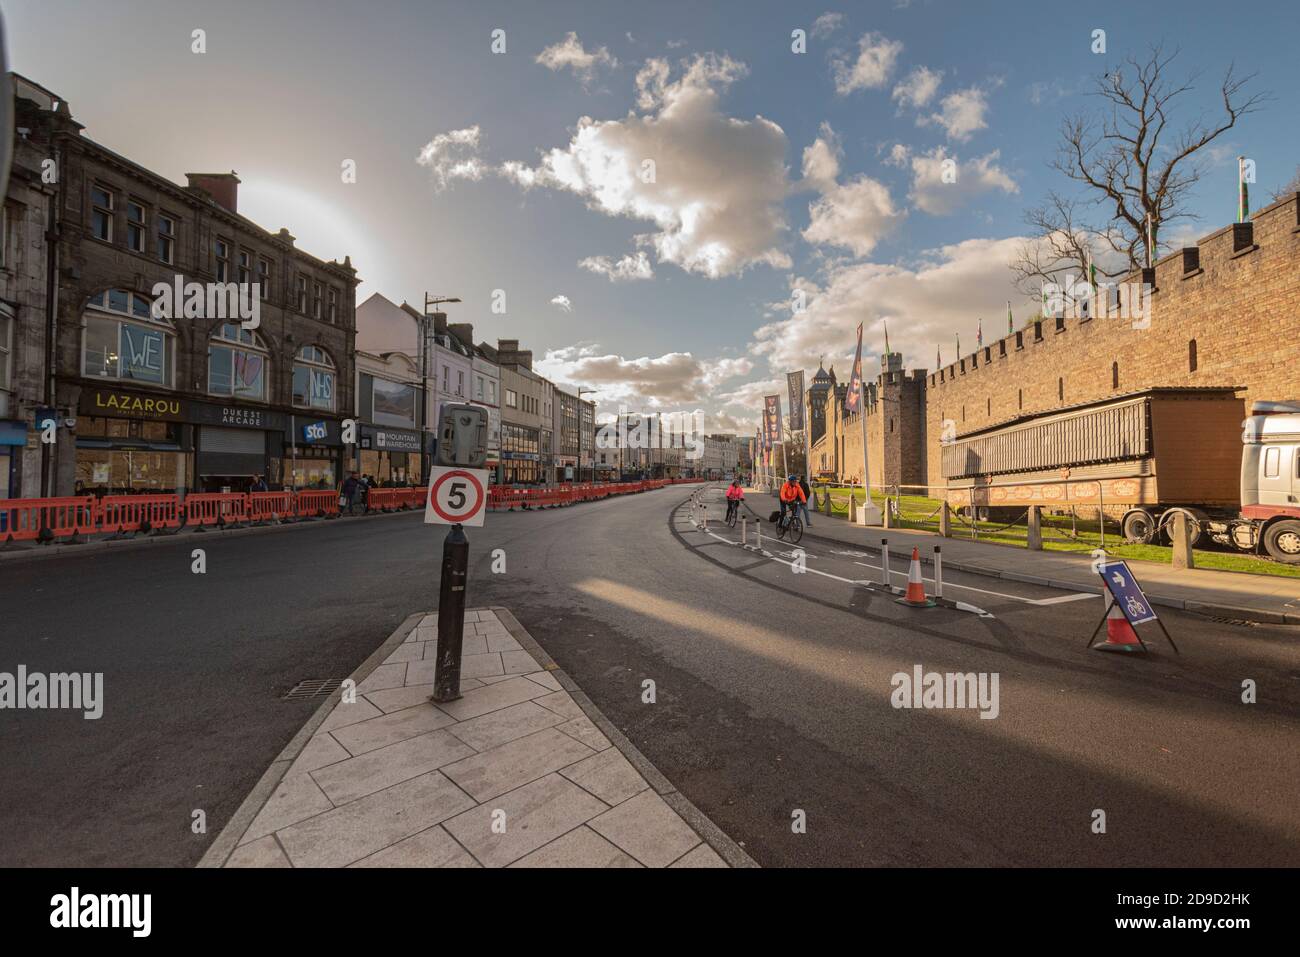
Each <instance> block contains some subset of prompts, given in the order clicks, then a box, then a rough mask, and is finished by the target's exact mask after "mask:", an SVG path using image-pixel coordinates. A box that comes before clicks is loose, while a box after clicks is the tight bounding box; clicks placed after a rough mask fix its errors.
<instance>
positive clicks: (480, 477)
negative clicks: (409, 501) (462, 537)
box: [424, 466, 488, 525]
mask: <svg viewBox="0 0 1300 957" xmlns="http://www.w3.org/2000/svg"><path fill="white" fill-rule="evenodd" d="M487 487H488V473H487V470H486V469H460V468H451V467H446V466H434V468H433V470H432V471H431V472H430V473H429V491H428V495H427V496H426V498H425V500H424V523H425V524H426V525H482V524H483V515H484V513H485V512H486V511H487Z"/></svg>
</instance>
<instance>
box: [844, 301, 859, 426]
mask: <svg viewBox="0 0 1300 957" xmlns="http://www.w3.org/2000/svg"><path fill="white" fill-rule="evenodd" d="M862 392H863V388H862V323H860V322H859V323H858V351H857V352H855V353H854V354H853V375H851V376H850V377H849V391H848V392H846V393H844V411H845V412H847V413H849V414H850V415H852V414H853V413H855V412H857V411H859V410H860V409H861V408H862V406H863V402H862V398H863V396H862Z"/></svg>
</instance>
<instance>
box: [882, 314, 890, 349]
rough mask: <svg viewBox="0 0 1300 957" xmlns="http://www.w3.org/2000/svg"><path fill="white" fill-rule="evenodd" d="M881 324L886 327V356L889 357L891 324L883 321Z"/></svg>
mask: <svg viewBox="0 0 1300 957" xmlns="http://www.w3.org/2000/svg"><path fill="white" fill-rule="evenodd" d="M880 324H881V325H882V326H884V327H885V355H889V323H887V322H885V320H883V319H881V320H880Z"/></svg>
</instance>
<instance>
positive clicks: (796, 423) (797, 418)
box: [785, 369, 803, 432]
mask: <svg viewBox="0 0 1300 957" xmlns="http://www.w3.org/2000/svg"><path fill="white" fill-rule="evenodd" d="M785 387H786V390H787V391H788V392H789V393H790V431H791V432H802V431H803V370H802V369H800V370H799V371H798V372H787V373H786V374H785Z"/></svg>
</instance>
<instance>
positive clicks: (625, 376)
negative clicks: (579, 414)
mask: <svg viewBox="0 0 1300 957" xmlns="http://www.w3.org/2000/svg"><path fill="white" fill-rule="evenodd" d="M753 367H754V364H753V361H752V360H750V359H748V358H744V357H741V358H720V359H712V360H706V359H697V358H696V357H695V356H693V355H691V353H689V352H669V353H666V354H664V355H661V356H653V357H652V356H641V357H640V358H627V357H624V356H621V355H617V354H612V353H605V354H602V353H600V352H599V351H598V348H597V347H594V346H570V347H566V348H563V349H551V350H548V351H547V353H546V356H545V357H544V358H543V359H541V360H540V361H538V362H537V363H535V368H536V370H537V372H538V373H539V374H540V375H544V376H546V377H547V378H548V379H551V380H553V381H555V382H558V383H560V384H563V385H570V386H574V387H576V386H579V385H582V386H587V387H590V388H594V389H595V390H596V396H595V399H596V401H598V402H599V403H600V404H601V406H602V411H614V410H615V409H616V407H617V406H618V405H626V406H627V407H628V408H629V409H632V410H640V409H643V408H644V409H647V410H666V409H677V410H682V407H683V406H689V407H691V408H694V407H695V405H697V404H698V403H699V402H700V401H701V399H702V398H704V397H707V396H710V395H712V394H713V393H714V392H715V391H716V390H717V388H718V387H719V385H721V384H722V383H724V382H726V381H728V380H730V379H734V378H736V377H738V376H743V375H748V374H749V373H750V371H752V369H753Z"/></svg>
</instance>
